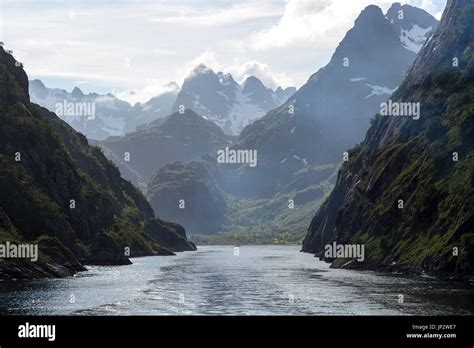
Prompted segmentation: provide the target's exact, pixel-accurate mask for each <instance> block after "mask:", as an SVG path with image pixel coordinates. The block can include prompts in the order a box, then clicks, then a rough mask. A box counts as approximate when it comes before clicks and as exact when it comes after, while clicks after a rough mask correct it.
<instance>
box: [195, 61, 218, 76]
mask: <svg viewBox="0 0 474 348" xmlns="http://www.w3.org/2000/svg"><path fill="white" fill-rule="evenodd" d="M211 73H212V74H214V71H213V70H212V69H211V68H209V67H207V65H205V64H204V63H200V64H198V65H196V66H195V67H194V69H193V70H192V71H191V74H190V76H197V75H206V74H211Z"/></svg>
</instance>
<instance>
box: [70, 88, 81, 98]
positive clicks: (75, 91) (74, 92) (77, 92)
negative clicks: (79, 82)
mask: <svg viewBox="0 0 474 348" xmlns="http://www.w3.org/2000/svg"><path fill="white" fill-rule="evenodd" d="M71 95H72V96H73V97H75V98H82V97H84V93H82V91H81V89H80V88H79V87H74V89H73V90H72V92H71Z"/></svg>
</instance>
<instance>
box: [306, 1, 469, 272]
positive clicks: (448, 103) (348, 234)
mask: <svg viewBox="0 0 474 348" xmlns="http://www.w3.org/2000/svg"><path fill="white" fill-rule="evenodd" d="M472 33H474V4H473V3H472V1H468V0H449V1H448V4H447V7H446V9H445V12H444V14H443V17H442V20H441V22H440V25H439V27H438V28H437V30H436V31H435V32H434V33H433V35H432V37H431V38H430V39H429V41H428V42H427V43H426V44H425V46H424V47H423V48H422V50H421V51H420V53H419V55H418V57H417V58H416V61H415V63H414V65H413V67H412V68H411V69H410V71H409V73H408V76H407V77H406V79H405V81H404V82H403V84H402V85H401V87H400V88H399V89H398V90H397V91H396V92H395V94H394V95H393V96H392V98H391V99H392V102H394V103H420V104H419V105H420V106H421V108H420V110H421V112H420V118H419V119H416V117H403V116H381V115H377V117H376V119H375V121H374V122H373V124H372V126H371V127H370V129H369V130H368V132H367V135H366V137H365V140H364V141H363V142H362V144H361V145H359V146H357V147H355V148H353V149H352V150H351V151H350V157H349V161H348V162H347V163H344V165H343V167H342V169H341V171H340V172H339V175H338V179H337V184H336V187H335V188H334V190H333V192H332V193H331V195H330V197H329V198H328V199H327V201H326V202H325V203H324V204H323V205H322V207H321V208H320V209H319V211H318V213H317V214H316V216H315V217H314V218H313V221H312V223H311V226H310V228H309V230H308V234H307V236H306V238H305V240H304V243H303V251H307V252H312V253H317V254H319V253H321V252H322V251H323V250H324V247H325V245H326V244H327V243H329V242H331V241H333V240H335V241H337V242H340V243H361V244H364V245H365V262H364V263H362V264H359V263H357V262H353V263H350V266H351V267H365V268H387V269H394V270H402V271H408V272H415V273H421V272H422V271H424V272H426V273H428V274H433V275H436V276H440V277H451V276H472V273H473V270H472V265H473V261H474V260H473V256H472V255H474V234H473V227H474V215H473V214H474V114H473V110H474V97H473V96H474V50H473V49H474V38H473V36H472V35H473V34H472ZM346 261H347V260H346ZM333 265H334V266H340V265H341V262H339V260H336V261H335V262H334V263H333ZM346 266H347V265H346Z"/></svg>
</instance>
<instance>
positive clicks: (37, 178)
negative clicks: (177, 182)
mask: <svg viewBox="0 0 474 348" xmlns="http://www.w3.org/2000/svg"><path fill="white" fill-rule="evenodd" d="M18 69H20V70H18ZM0 91H1V95H0V118H1V121H2V122H1V123H0V221H1V225H0V242H1V243H4V242H5V241H16V242H18V243H20V242H25V243H26V242H28V243H38V245H39V247H40V255H41V257H40V258H41V260H40V261H39V262H38V264H34V265H32V264H31V262H30V263H28V262H26V263H25V262H22V263H19V264H17V265H16V264H15V263H13V262H11V261H10V260H8V265H9V266H7V262H5V263H4V264H3V265H2V270H1V272H2V273H1V277H2V278H9V277H18V276H19V275H21V274H22V272H24V275H25V277H32V276H33V275H34V274H37V276H38V277H42V276H48V275H49V274H51V275H66V274H68V273H70V272H75V271H77V270H83V267H82V266H81V263H89V264H90V263H94V264H126V263H128V262H129V260H128V258H127V257H126V256H125V253H124V248H126V247H129V248H130V251H131V253H130V256H143V255H156V254H158V253H159V252H162V251H163V248H162V247H161V246H160V245H159V244H158V243H156V242H155V241H153V240H152V239H150V238H149V237H148V236H146V235H145V234H144V232H143V228H142V226H141V223H142V222H143V221H145V220H146V219H153V218H154V212H153V210H152V208H151V207H150V205H149V204H148V202H147V201H146V199H145V197H144V196H143V195H142V194H141V193H140V191H138V190H137V189H136V188H135V187H134V186H133V185H132V184H131V183H129V182H127V181H125V180H123V179H122V178H121V177H120V172H119V171H118V169H117V168H116V167H114V166H113V165H112V164H111V163H110V162H109V161H108V160H107V159H106V158H105V156H104V155H103V154H102V152H101V151H100V150H99V149H98V148H95V147H91V146H89V144H88V141H87V139H86V138H85V137H84V136H83V135H82V134H80V133H77V132H76V131H74V130H73V129H72V128H71V127H70V126H68V125H67V124H66V123H65V122H63V121H62V120H60V119H59V118H58V117H57V116H56V115H55V114H53V113H51V112H49V111H48V110H46V109H44V108H41V107H39V106H38V105H35V104H32V103H30V101H29V99H28V78H27V76H26V74H25V72H24V71H23V70H22V69H21V68H18V67H16V66H15V64H14V60H13V58H12V57H11V55H9V54H8V53H6V52H5V51H4V50H3V49H2V48H0ZM78 93H79V92H78V91H76V92H75V94H76V95H77V94H78ZM79 260H80V261H81V262H79ZM28 267H29V268H30V271H27V270H26V268H28ZM42 267H43V268H42ZM40 268H42V269H43V271H38V269H40ZM66 269H67V270H66Z"/></svg>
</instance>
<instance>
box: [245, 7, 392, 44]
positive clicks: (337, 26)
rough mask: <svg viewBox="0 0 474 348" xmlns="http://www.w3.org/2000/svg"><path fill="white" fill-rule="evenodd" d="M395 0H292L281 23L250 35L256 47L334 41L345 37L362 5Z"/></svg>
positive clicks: (251, 42) (330, 42)
mask: <svg viewBox="0 0 474 348" xmlns="http://www.w3.org/2000/svg"><path fill="white" fill-rule="evenodd" d="M392 2H393V1H392V0H374V1H367V0H351V1H347V0H319V1H314V0H312V1H308V0H289V1H288V2H287V3H286V5H285V10H284V13H283V16H282V17H281V18H280V20H279V21H278V23H276V24H275V25H273V26H270V27H269V28H266V29H264V30H261V31H258V32H255V33H253V34H252V35H251V38H250V46H251V47H252V48H253V49H256V50H266V49H271V48H286V47H298V46H308V45H312V44H315V43H317V44H318V45H324V46H327V45H332V44H333V42H334V40H340V39H342V37H343V35H344V34H345V33H346V32H347V30H348V29H350V28H351V27H352V26H353V24H354V20H355V19H356V18H357V16H358V15H359V13H360V12H361V10H362V9H363V8H365V7H366V6H367V5H369V4H376V5H379V6H381V7H382V8H383V9H384V10H386V9H387V8H388V6H390V5H391V3H392Z"/></svg>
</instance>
